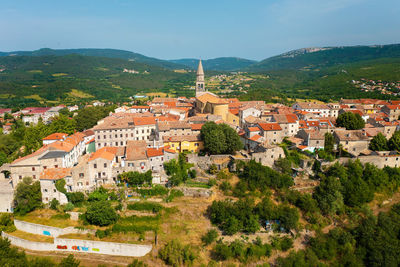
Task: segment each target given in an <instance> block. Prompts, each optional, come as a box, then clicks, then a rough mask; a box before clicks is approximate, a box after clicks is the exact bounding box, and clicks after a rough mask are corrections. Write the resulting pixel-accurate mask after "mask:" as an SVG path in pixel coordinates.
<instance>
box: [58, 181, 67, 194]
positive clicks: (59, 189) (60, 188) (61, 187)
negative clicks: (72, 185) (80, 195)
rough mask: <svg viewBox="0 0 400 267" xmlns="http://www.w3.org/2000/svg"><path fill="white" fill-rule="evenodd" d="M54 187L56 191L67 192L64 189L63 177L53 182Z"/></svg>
mask: <svg viewBox="0 0 400 267" xmlns="http://www.w3.org/2000/svg"><path fill="white" fill-rule="evenodd" d="M55 187H56V189H57V191H58V192H61V193H64V194H66V193H67V190H66V189H65V180H64V179H60V180H57V181H56V183H55Z"/></svg>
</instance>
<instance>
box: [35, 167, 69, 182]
mask: <svg viewBox="0 0 400 267" xmlns="http://www.w3.org/2000/svg"><path fill="white" fill-rule="evenodd" d="M70 175H71V168H49V169H46V170H44V171H43V172H42V173H41V174H40V180H60V179H63V178H65V177H67V176H70Z"/></svg>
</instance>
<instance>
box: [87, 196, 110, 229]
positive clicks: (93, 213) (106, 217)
mask: <svg viewBox="0 0 400 267" xmlns="http://www.w3.org/2000/svg"><path fill="white" fill-rule="evenodd" d="M85 219H86V221H87V222H88V223H90V224H94V225H99V226H106V225H110V224H112V223H115V222H116V221H117V219H118V215H117V213H116V212H115V210H114V208H113V207H111V205H110V203H109V202H107V201H96V202H93V203H91V204H90V205H89V206H88V208H87V211H86V213H85Z"/></svg>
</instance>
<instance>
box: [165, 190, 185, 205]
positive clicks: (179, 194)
mask: <svg viewBox="0 0 400 267" xmlns="http://www.w3.org/2000/svg"><path fill="white" fill-rule="evenodd" d="M176 197H183V192H182V191H180V190H177V189H172V190H171V191H170V192H169V195H168V196H167V198H166V199H165V202H167V203H168V202H172V200H174V198H176Z"/></svg>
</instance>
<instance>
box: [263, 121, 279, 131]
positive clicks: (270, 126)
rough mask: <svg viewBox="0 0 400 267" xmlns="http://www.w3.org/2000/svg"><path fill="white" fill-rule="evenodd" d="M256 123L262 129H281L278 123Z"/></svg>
mask: <svg viewBox="0 0 400 267" xmlns="http://www.w3.org/2000/svg"><path fill="white" fill-rule="evenodd" d="M258 125H259V126H260V127H261V129H263V130H264V131H280V130H282V128H281V126H279V124H278V123H258Z"/></svg>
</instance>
